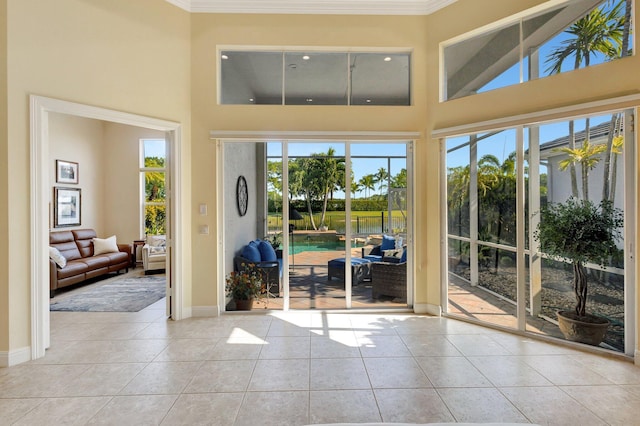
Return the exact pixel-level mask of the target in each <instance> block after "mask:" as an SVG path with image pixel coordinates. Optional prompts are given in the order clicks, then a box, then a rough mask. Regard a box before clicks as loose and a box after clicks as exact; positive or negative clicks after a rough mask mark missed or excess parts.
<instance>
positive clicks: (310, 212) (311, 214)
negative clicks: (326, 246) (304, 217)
mask: <svg viewBox="0 0 640 426" xmlns="http://www.w3.org/2000/svg"><path fill="white" fill-rule="evenodd" d="M305 198H306V199H307V211H308V212H309V221H310V222H311V227H312V228H313V230H314V231H315V230H316V229H317V228H316V223H315V221H314V220H313V209H312V208H311V199H310V198H309V196H308V195H307V196H306V197H305Z"/></svg>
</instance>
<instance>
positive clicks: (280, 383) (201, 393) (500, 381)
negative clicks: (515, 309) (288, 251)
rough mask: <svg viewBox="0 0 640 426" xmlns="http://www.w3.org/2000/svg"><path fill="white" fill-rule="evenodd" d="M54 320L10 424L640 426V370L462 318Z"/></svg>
mask: <svg viewBox="0 0 640 426" xmlns="http://www.w3.org/2000/svg"><path fill="white" fill-rule="evenodd" d="M164 303H165V302H164V300H161V301H159V302H158V303H156V304H154V305H152V306H150V307H149V308H147V309H145V310H143V311H141V312H138V313H68V312H53V313H52V315H51V326H52V327H51V331H52V333H51V335H52V345H51V348H50V349H49V350H48V352H47V356H46V357H45V358H44V359H40V360H37V361H34V362H29V363H26V364H22V365H18V366H14V367H11V368H5V369H0V419H1V420H0V423H2V424H17V425H40V424H42V425H44V424H46V425H57V424H78V425H81V424H105V425H127V424H131V425H140V424H150V425H152V424H163V425H179V424H184V425H195V424H210V425H304V424H308V423H329V422H347V421H348V422H410V423H425V422H465V421H468V422H509V421H511V422H523V423H529V422H531V423H537V424H540V425H577V424H581V425H606V424H611V425H634V424H635V425H637V424H640V417H639V416H638V413H640V368H638V367H635V366H633V365H632V364H630V363H627V362H624V361H619V360H614V359H611V358H607V357H604V356H600V355H594V354H587V353H583V352H580V351H576V350H573V349H569V348H565V347H562V346H556V345H552V344H547V343H543V342H540V341H536V340H532V339H528V338H523V337H519V336H515V335H511V334H507V333H501V332H497V331H495V330H491V329H487V328H484V327H480V326H476V325H472V324H468V323H465V322H461V321H457V320H454V319H446V318H435V317H428V316H418V315H410V314H373V313H353V314H345V313H337V312H335V313H323V312H320V311H313V312H311V311H304V312H302V311H298V312H293V311H290V312H272V313H269V314H266V313H264V312H260V313H255V312H253V313H247V314H227V315H224V316H222V317H219V318H191V319H187V320H183V321H179V322H173V321H167V320H166V319H165V316H164V306H165V305H164Z"/></svg>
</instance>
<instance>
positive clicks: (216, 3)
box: [165, 0, 457, 15]
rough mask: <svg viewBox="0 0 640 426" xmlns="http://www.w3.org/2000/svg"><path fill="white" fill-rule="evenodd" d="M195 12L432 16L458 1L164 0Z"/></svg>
mask: <svg viewBox="0 0 640 426" xmlns="http://www.w3.org/2000/svg"><path fill="white" fill-rule="evenodd" d="M165 1H167V2H169V3H171V4H173V5H175V6H178V7H180V8H181V9H184V10H186V11H188V12H193V13H285V14H310V15H313V14H328V15H429V14H431V13H434V12H436V11H438V10H440V9H442V8H443V7H446V6H448V5H450V4H452V3H455V2H456V1H457V0H165Z"/></svg>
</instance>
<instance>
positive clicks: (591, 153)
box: [553, 139, 607, 200]
mask: <svg viewBox="0 0 640 426" xmlns="http://www.w3.org/2000/svg"><path fill="white" fill-rule="evenodd" d="M606 149H607V146H606V145H605V144H598V145H591V143H590V142H589V139H585V140H584V142H583V144H582V147H581V148H573V149H571V148H569V147H564V148H556V149H554V150H553V151H554V152H562V153H564V154H567V158H565V159H564V160H562V161H560V163H559V167H560V170H562V171H564V170H566V169H567V168H568V167H569V166H574V167H575V165H576V164H578V165H580V169H581V172H582V176H581V177H582V195H583V197H584V199H585V200H589V171H591V170H593V168H594V167H595V166H596V165H597V164H598V162H599V161H600V154H602V153H603V152H604V151H605V150H606Z"/></svg>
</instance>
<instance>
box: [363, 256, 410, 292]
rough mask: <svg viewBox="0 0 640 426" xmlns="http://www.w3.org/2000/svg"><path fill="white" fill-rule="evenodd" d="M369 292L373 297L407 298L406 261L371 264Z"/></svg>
mask: <svg viewBox="0 0 640 426" xmlns="http://www.w3.org/2000/svg"><path fill="white" fill-rule="evenodd" d="M371 292H372V296H373V298H374V299H377V298H379V297H380V296H383V295H384V296H392V297H396V298H398V299H402V300H403V301H406V300H407V262H402V263H391V262H374V263H372V264H371Z"/></svg>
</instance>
